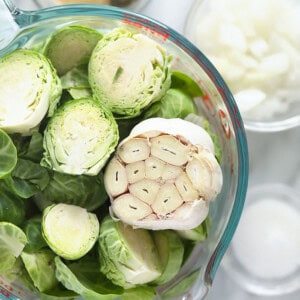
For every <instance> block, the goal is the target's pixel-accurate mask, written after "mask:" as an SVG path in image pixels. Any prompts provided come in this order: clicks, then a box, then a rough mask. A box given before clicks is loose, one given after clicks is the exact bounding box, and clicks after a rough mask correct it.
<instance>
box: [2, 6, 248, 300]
mask: <svg viewBox="0 0 300 300" xmlns="http://www.w3.org/2000/svg"><path fill="white" fill-rule="evenodd" d="M17 22H18V23H19V24H20V26H21V27H22V26H23V25H24V24H27V26H25V27H24V28H23V29H22V30H21V32H20V33H19V34H18V35H17V36H16V37H15V39H14V40H13V42H12V43H10V45H8V46H7V47H6V48H4V49H2V50H0V55H3V54H4V53H6V52H8V51H11V50H13V49H16V48H18V47H29V46H33V45H36V44H38V43H39V42H40V41H42V40H43V39H45V38H47V37H48V36H49V34H50V33H51V32H53V31H54V30H55V29H57V28H60V27H62V26H65V25H68V24H81V25H86V26H91V27H93V28H96V29H99V30H100V31H101V32H103V33H105V32H107V31H109V30H111V29H113V28H115V27H120V26H123V27H124V26H125V27H130V28H132V29H134V30H137V31H140V32H142V33H144V34H146V35H148V36H150V37H151V38H153V39H155V40H156V41H158V42H159V43H161V44H162V45H163V46H164V47H165V48H166V49H167V50H168V52H169V53H171V55H172V56H173V68H174V69H177V70H181V71H183V72H185V73H187V74H189V75H190V76H192V77H193V78H194V79H195V80H196V81H197V82H198V83H199V85H200V86H201V87H202V89H203V91H204V93H205V95H204V97H202V98H199V99H197V106H198V107H199V111H200V114H203V115H204V116H205V117H207V118H208V119H209V121H210V123H211V126H212V129H213V130H214V131H215V132H216V133H217V135H218V136H219V137H220V140H221V146H222V154H223V161H222V171H223V177H224V184H223V188H222V191H221V193H220V194H219V196H218V198H217V199H216V200H215V201H214V202H213V203H212V204H211V210H210V214H211V218H212V222H211V223H212V228H211V232H210V234H209V237H208V240H207V241H206V242H205V243H204V244H202V245H201V246H199V247H198V248H197V249H196V250H195V251H194V252H193V253H192V256H191V258H190V259H189V260H188V261H187V263H186V265H185V266H184V267H183V270H182V272H181V274H179V276H178V277H177V278H176V279H175V280H174V282H172V284H170V285H168V286H166V287H164V288H162V289H160V290H159V291H160V293H170V295H172V291H170V289H172V287H174V286H175V287H176V285H177V284H178V283H179V282H183V279H184V278H187V276H188V275H189V274H194V275H193V276H191V277H190V279H191V281H192V282H193V286H192V287H191V288H189V290H188V292H187V293H188V295H189V296H190V297H191V299H201V298H202V297H203V296H204V295H205V294H206V293H207V291H208V289H209V286H210V284H211V282H212V279H213V277H214V274H215V272H216V269H217V267H218V265H219V262H220V260H221V258H222V256H223V254H224V252H225V251H226V249H227V246H228V244H229V242H230V240H231V238H232V235H233V232H234V230H235V228H236V225H237V222H238V220H239V217H240V214H241V210H242V207H243V203H244V198H245V194H246V189H247V180H248V156H247V144H246V137H245V133H244V128H243V123H242V120H241V118H240V115H239V112H238V110H237V107H236V105H235V102H234V100H233V97H232V95H231V93H230V92H229V90H228V88H227V86H226V85H225V83H224V81H223V80H222V79H221V77H220V76H219V74H218V72H217V71H216V70H215V69H214V67H213V66H212V65H211V64H210V62H209V61H208V60H207V59H206V58H205V57H204V56H203V54H202V53H201V52H200V51H199V50H198V49H197V48H196V47H194V46H193V45H192V44H190V43H189V42H188V41H187V40H186V39H185V38H183V37H182V36H181V35H179V34H178V33H176V32H175V31H173V30H171V29H169V28H168V27H166V26H164V25H161V24H160V23H158V22H155V21H153V20H151V19H149V18H147V17H144V16H140V15H137V14H134V13H130V12H125V11H123V10H119V9H112V8H107V7H101V6H93V5H85V6H79V5H76V6H69V7H67V6H65V7H56V8H50V9H45V10H41V11H38V12H32V13H22V12H21V13H20V14H19V15H18V16H17ZM29 23H31V25H28V24H29ZM193 272H194V273H193ZM187 281H188V280H187ZM168 291H169V292H168ZM173 298H174V297H173ZM178 299H182V297H179V298H178ZM185 299H186V298H185Z"/></svg>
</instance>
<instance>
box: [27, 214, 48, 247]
mask: <svg viewBox="0 0 300 300" xmlns="http://www.w3.org/2000/svg"><path fill="white" fill-rule="evenodd" d="M22 229H23V231H24V233H25V234H26V236H27V240H28V243H27V244H26V246H25V248H24V251H26V252H36V251H38V250H40V249H42V248H44V247H47V246H48V245H47V243H46V241H45V240H44V238H43V235H42V219H41V217H34V218H31V219H28V220H26V221H25V223H24V224H23V225H22Z"/></svg>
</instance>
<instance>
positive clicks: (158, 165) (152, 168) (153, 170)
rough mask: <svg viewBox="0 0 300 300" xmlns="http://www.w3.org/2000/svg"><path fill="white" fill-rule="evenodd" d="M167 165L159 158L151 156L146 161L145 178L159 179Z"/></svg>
mask: <svg viewBox="0 0 300 300" xmlns="http://www.w3.org/2000/svg"><path fill="white" fill-rule="evenodd" d="M165 165H166V163H165V162H163V161H162V160H160V159H158V158H157V157H154V156H150V157H149V158H147V159H146V160H145V177H146V178H148V179H153V180H155V179H158V178H159V177H160V176H162V173H163V171H164V167H165Z"/></svg>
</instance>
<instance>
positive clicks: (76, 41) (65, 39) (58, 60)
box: [44, 25, 102, 75]
mask: <svg viewBox="0 0 300 300" xmlns="http://www.w3.org/2000/svg"><path fill="white" fill-rule="evenodd" d="M101 38H102V34H101V33H100V32H99V31H97V30H94V29H92V28H89V27H84V26H78V25H77V26H75V25H72V26H67V27H63V28H61V29H59V30H58V31H56V32H54V33H53V35H52V36H51V38H50V39H49V41H48V42H47V44H46V46H45V49H44V54H45V55H46V56H47V57H48V58H49V59H50V60H51V62H52V63H53V65H54V67H55V69H56V70H57V73H58V74H59V75H63V74H65V73H67V72H68V71H70V70H71V69H73V68H74V67H76V66H78V65H81V64H84V63H87V62H88V60H89V57H90V55H91V53H92V51H93V49H94V47H95V46H96V44H97V42H98V41H99V40H100V39H101Z"/></svg>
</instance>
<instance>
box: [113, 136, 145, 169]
mask: <svg viewBox="0 0 300 300" xmlns="http://www.w3.org/2000/svg"><path fill="white" fill-rule="evenodd" d="M118 155H119V157H120V159H121V160H122V161H124V162H125V163H126V164H130V163H134V162H136V161H139V160H145V159H146V158H148V157H149V155H150V147H149V145H148V141H147V140H146V139H144V138H129V139H125V140H124V141H123V142H122V143H121V144H120V145H119V147H118Z"/></svg>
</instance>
